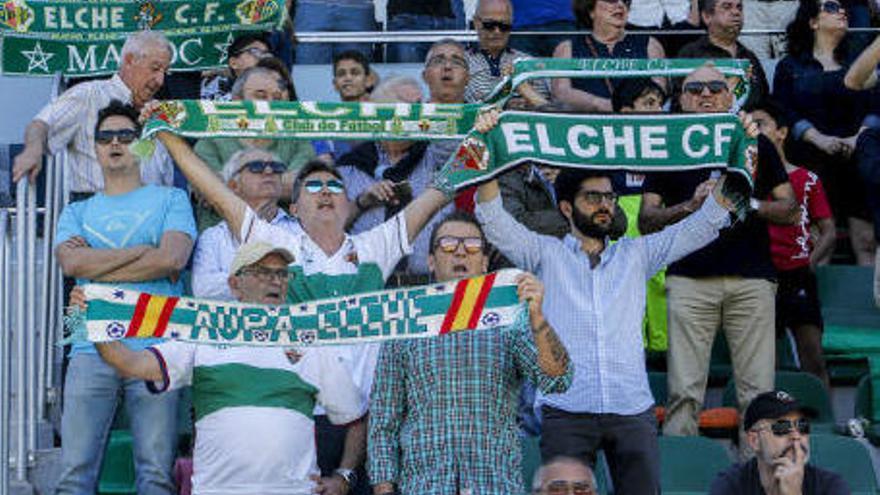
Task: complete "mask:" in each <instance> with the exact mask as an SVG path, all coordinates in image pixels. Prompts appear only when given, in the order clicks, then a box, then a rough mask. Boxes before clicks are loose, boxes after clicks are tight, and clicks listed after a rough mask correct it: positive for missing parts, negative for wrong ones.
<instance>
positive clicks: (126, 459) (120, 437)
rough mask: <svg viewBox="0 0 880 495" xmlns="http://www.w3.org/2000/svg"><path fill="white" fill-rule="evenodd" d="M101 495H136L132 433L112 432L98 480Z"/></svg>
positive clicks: (125, 431) (123, 431) (124, 431)
mask: <svg viewBox="0 0 880 495" xmlns="http://www.w3.org/2000/svg"><path fill="white" fill-rule="evenodd" d="M98 493H99V494H100V495H129V494H130V495H135V494H136V493H137V487H136V485H135V474H134V453H133V451H132V438H131V432H129V431H127V430H110V439H109V440H108V442H107V448H106V449H105V450H104V462H103V465H102V466H101V474H100V477H99V478H98Z"/></svg>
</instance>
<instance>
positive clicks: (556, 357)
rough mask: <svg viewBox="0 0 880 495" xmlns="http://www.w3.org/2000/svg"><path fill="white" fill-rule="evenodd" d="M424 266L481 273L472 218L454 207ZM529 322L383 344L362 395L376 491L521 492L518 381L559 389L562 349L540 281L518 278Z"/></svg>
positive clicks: (439, 271)
mask: <svg viewBox="0 0 880 495" xmlns="http://www.w3.org/2000/svg"><path fill="white" fill-rule="evenodd" d="M430 246H431V247H430V254H429V255H428V266H429V268H430V270H431V272H432V274H433V275H434V277H435V279H436V280H437V281H438V282H440V283H445V282H448V281H451V280H455V279H458V278H463V277H473V276H477V275H480V274H482V273H485V272H486V269H487V266H488V257H487V255H486V252H487V249H486V248H487V243H486V239H485V237H484V236H483V232H482V230H481V229H480V226H479V224H478V223H477V221H476V219H475V218H474V217H473V216H472V215H470V214H466V213H462V212H455V213H452V214H450V215H449V216H447V217H446V218H445V219H444V220H442V221H441V222H440V223H438V224H437V226H436V227H435V228H434V230H433V232H432V233H431V239H430ZM518 292H519V295H520V298H521V299H523V300H526V301H528V304H529V320H530V321H529V323H530V324H529V325H527V324H525V323H523V324H521V325H514V326H512V327H507V328H503V329H500V330H489V331H481V332H464V333H461V334H457V335H451V336H448V337H444V338H440V339H426V340H423V341H420V340H416V341H409V342H391V343H388V344H384V345H383V346H382V349H381V351H380V353H379V363H378V365H377V369H376V375H375V378H374V381H373V390H372V394H371V396H370V426H369V442H368V459H369V460H368V469H369V474H370V479H371V481H372V482H373V485H374V493H376V494H380V495H381V494H416V495H431V494H438V495H441V494H442V495H449V494H456V495H459V494H461V495H465V494H470V495H477V494H479V495H510V494H513V493H522V492H523V491H524V488H523V482H522V476H521V468H520V464H521V454H520V447H519V428H518V427H517V420H516V418H517V406H518V399H519V393H520V389H521V387H522V382H523V380H524V379H528V380H530V381H532V382H534V383H535V384H536V385H537V386H538V387H540V389H541V390H543V391H545V392H548V393H551V392H562V391H564V390H566V389H567V388H568V385H569V383H570V382H571V376H572V371H571V366H570V365H569V359H568V353H567V351H566V350H565V347H564V346H563V345H562V343H561V342H560V340H559V338H558V337H557V336H556V333H555V332H554V330H553V329H552V328H551V327H550V325H549V324H548V323H547V321H546V320H545V319H544V316H543V313H542V311H541V304H542V302H543V297H544V288H543V285H542V284H541V283H540V282H539V281H538V279H537V278H535V277H534V276H533V275H531V274H525V275H523V276H521V278H520V279H519V281H518Z"/></svg>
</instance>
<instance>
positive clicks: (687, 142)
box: [681, 124, 709, 158]
mask: <svg viewBox="0 0 880 495" xmlns="http://www.w3.org/2000/svg"><path fill="white" fill-rule="evenodd" d="M694 133H700V134H702V135H703V136H708V135H709V129H707V128H706V126H704V125H702V124H694V125H692V126H690V127H688V128H687V129H685V130H684V132H683V133H682V134H681V148H682V149H683V150H684V154H685V155H687V156H689V157H690V158H703V157H704V156H706V153H708V152H709V145H708V144H703V145H702V146H700V148H699V149H696V150H695V149H694V148H692V147H691V135H692V134H694Z"/></svg>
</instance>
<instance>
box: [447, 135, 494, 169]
mask: <svg viewBox="0 0 880 495" xmlns="http://www.w3.org/2000/svg"><path fill="white" fill-rule="evenodd" d="M452 167H453V170H486V169H487V168H488V167H489V150H488V149H487V148H486V143H485V142H483V140H482V139H478V138H477V137H475V136H468V137H466V138H465V139H464V141H462V142H461V146H459V147H458V151H456V152H455V159H454V160H453V162H452Z"/></svg>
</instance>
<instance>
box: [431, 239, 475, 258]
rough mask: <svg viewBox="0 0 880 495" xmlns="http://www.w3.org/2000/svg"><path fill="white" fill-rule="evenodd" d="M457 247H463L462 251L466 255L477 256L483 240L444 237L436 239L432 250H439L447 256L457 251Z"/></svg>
mask: <svg viewBox="0 0 880 495" xmlns="http://www.w3.org/2000/svg"><path fill="white" fill-rule="evenodd" d="M459 246H464V251H465V252H466V253H467V254H477V253H480V252H482V251H483V239H481V238H479V237H455V236H452V235H445V236H443V237H440V238H438V239H437V242H435V243H434V249H439V250H440V251H443V252H444V253H447V254H451V253H454V252H456V251H458V247H459Z"/></svg>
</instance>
